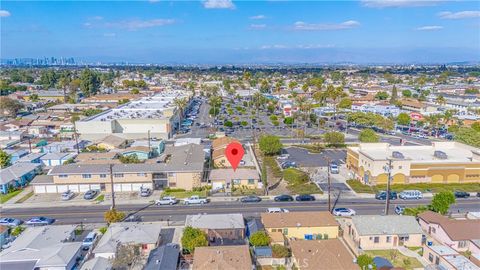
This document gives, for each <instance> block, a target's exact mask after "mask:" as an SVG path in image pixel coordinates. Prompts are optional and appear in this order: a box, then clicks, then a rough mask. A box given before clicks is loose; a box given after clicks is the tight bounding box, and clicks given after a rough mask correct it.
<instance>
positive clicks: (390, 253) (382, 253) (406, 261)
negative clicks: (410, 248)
mask: <svg viewBox="0 0 480 270" xmlns="http://www.w3.org/2000/svg"><path fill="white" fill-rule="evenodd" d="M365 253H366V254H368V255H370V256H372V257H376V256H379V257H383V258H385V259H387V260H389V261H390V262H391V263H392V264H393V266H394V267H401V268H404V269H406V270H410V269H415V268H423V265H422V264H421V263H420V262H419V261H418V260H417V259H415V258H413V257H407V256H405V255H403V254H402V253H400V252H399V251H398V250H396V249H392V250H369V251H366V252H365Z"/></svg>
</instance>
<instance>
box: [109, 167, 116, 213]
mask: <svg viewBox="0 0 480 270" xmlns="http://www.w3.org/2000/svg"><path fill="white" fill-rule="evenodd" d="M110 187H111V193H112V206H111V208H110V209H111V210H113V209H115V189H114V187H113V164H110Z"/></svg>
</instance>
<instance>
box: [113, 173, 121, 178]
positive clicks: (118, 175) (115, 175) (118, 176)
mask: <svg viewBox="0 0 480 270" xmlns="http://www.w3.org/2000/svg"><path fill="white" fill-rule="evenodd" d="M113 176H114V177H115V178H122V177H123V173H115V174H113Z"/></svg>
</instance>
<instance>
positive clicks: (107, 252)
mask: <svg viewBox="0 0 480 270" xmlns="http://www.w3.org/2000/svg"><path fill="white" fill-rule="evenodd" d="M161 228H162V227H161V226H160V224H159V223H154V222H138V223H133V222H119V223H112V224H110V226H109V227H108V229H107V231H106V232H105V234H104V235H103V236H102V238H101V239H100V241H98V243H97V245H96V246H95V248H94V249H93V251H92V253H93V254H94V255H95V257H103V258H107V259H112V258H115V256H116V252H117V249H118V247H119V246H120V245H138V246H139V247H140V250H139V252H140V254H141V255H148V254H149V253H150V251H152V250H153V249H155V248H156V247H157V246H158V243H159V240H160V231H161Z"/></svg>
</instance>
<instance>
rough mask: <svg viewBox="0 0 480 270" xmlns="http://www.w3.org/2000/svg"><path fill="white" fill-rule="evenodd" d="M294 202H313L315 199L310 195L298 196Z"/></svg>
mask: <svg viewBox="0 0 480 270" xmlns="http://www.w3.org/2000/svg"><path fill="white" fill-rule="evenodd" d="M295 200H296V201H297V202H303V201H315V197H314V196H312V195H310V194H303V195H298V196H297V197H296V198H295Z"/></svg>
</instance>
